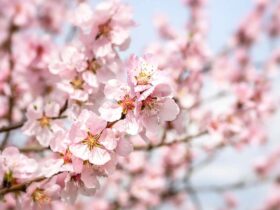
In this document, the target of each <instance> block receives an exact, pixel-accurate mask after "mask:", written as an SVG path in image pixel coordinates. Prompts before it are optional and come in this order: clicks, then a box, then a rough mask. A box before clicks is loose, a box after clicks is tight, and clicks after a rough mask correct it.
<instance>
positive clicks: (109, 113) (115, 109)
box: [98, 101, 122, 122]
mask: <svg viewBox="0 0 280 210" xmlns="http://www.w3.org/2000/svg"><path fill="white" fill-rule="evenodd" d="M98 111H99V112H100V114H101V117H102V118H103V119H104V120H106V121H108V122H114V121H116V120H119V119H120V118H121V116H122V107H121V106H120V105H118V104H117V103H113V102H109V101H108V102H105V103H104V104H103V105H102V106H101V107H100V108H99V110H98Z"/></svg>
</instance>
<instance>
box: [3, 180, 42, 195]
mask: <svg viewBox="0 0 280 210" xmlns="http://www.w3.org/2000/svg"><path fill="white" fill-rule="evenodd" d="M45 179H47V178H46V177H38V178H35V179H32V180H30V181H27V182H24V183H22V184H16V185H13V186H11V187H9V188H2V189H0V196H3V195H5V194H7V193H11V192H19V191H25V190H26V188H27V187H28V186H29V185H31V184H32V183H33V182H40V181H43V180H45Z"/></svg>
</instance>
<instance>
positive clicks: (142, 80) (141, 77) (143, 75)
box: [136, 70, 152, 85]
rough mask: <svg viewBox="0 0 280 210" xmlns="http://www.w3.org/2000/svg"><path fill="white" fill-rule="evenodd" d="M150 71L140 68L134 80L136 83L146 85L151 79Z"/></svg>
mask: <svg viewBox="0 0 280 210" xmlns="http://www.w3.org/2000/svg"><path fill="white" fill-rule="evenodd" d="M151 76H152V75H151V73H150V72H148V71H146V70H142V71H141V72H140V73H139V74H138V76H136V81H137V85H147V84H149V81H150V79H151Z"/></svg>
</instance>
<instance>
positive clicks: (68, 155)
mask: <svg viewBox="0 0 280 210" xmlns="http://www.w3.org/2000/svg"><path fill="white" fill-rule="evenodd" d="M63 161H64V164H67V163H72V154H71V152H70V150H69V149H67V150H66V152H65V153H64V154H63Z"/></svg>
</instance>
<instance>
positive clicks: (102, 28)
mask: <svg viewBox="0 0 280 210" xmlns="http://www.w3.org/2000/svg"><path fill="white" fill-rule="evenodd" d="M110 22H111V21H110V20H109V21H107V22H105V23H103V24H100V25H99V26H98V30H99V34H98V38H99V37H100V36H105V37H108V36H109V34H110V32H111V30H112V28H111V26H110Z"/></svg>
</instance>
